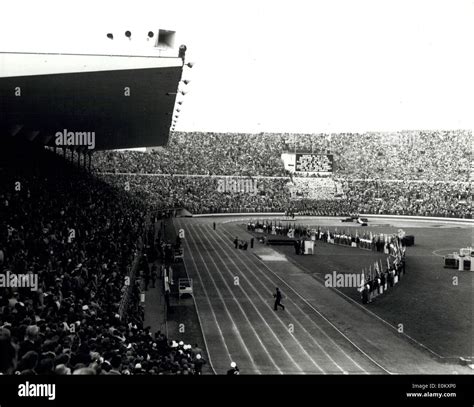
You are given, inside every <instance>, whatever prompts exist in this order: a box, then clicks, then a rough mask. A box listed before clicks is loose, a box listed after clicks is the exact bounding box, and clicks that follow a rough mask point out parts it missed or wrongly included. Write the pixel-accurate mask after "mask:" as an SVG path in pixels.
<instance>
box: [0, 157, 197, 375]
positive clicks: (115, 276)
mask: <svg viewBox="0 0 474 407" xmlns="http://www.w3.org/2000/svg"><path fill="white" fill-rule="evenodd" d="M0 154H2V157H1V158H2V163H5V164H2V166H0V181H1V182H0V215H1V216H0V277H1V278H0V281H1V282H2V287H0V374H42V375H50V374H57V375H65V374H145V373H146V374H185V375H186V374H199V372H200V371H201V369H202V366H203V364H204V363H205V361H204V359H203V358H202V350H200V349H199V347H198V346H197V345H195V346H194V347H192V346H190V345H187V344H184V343H176V342H170V341H169V340H168V339H167V338H166V337H165V336H164V335H163V334H162V333H161V332H156V333H152V332H150V328H147V327H144V326H143V308H142V306H141V305H140V288H139V285H138V281H136V282H135V283H134V284H133V285H132V286H131V290H130V294H131V295H130V298H129V304H128V307H127V309H126V310H125V312H124V313H121V310H120V305H121V302H122V299H123V298H124V293H125V291H126V290H127V288H128V287H127V284H126V283H125V282H124V281H125V280H126V279H125V276H128V275H129V272H130V267H131V265H132V264H133V261H134V259H135V258H137V255H138V253H139V247H138V242H139V241H140V238H141V237H142V236H144V235H145V234H144V231H145V226H146V216H145V214H146V213H147V210H148V208H147V206H146V204H145V203H144V202H142V201H140V200H139V199H138V198H137V197H135V196H134V195H133V194H129V193H127V192H125V191H123V190H116V189H115V188H114V187H113V186H110V185H108V184H106V183H104V182H103V181H100V180H98V179H97V178H95V177H93V176H91V175H89V174H87V173H85V172H83V171H80V170H78V169H77V168H73V167H72V166H69V165H68V164H67V163H65V162H64V161H63V160H62V159H61V158H60V157H56V156H53V155H52V154H51V153H48V152H45V153H44V155H43V154H40V153H39V152H38V151H32V152H31V155H28V153H27V152H25V151H22V152H21V154H18V156H17V157H13V155H12V157H10V158H11V160H9V157H8V154H7V153H6V152H5V153H4V152H0ZM3 155H5V156H3ZM22 155H23V157H21V158H20V156H22ZM25 275H29V276H37V285H36V286H35V287H33V286H20V287H18V286H17V285H18V284H17V283H14V281H15V280H13V279H10V277H11V276H16V277H17V278H19V277H20V276H25ZM16 281H18V279H17V280H16ZM25 281H26V280H25ZM31 281H33V280H31ZM5 282H8V284H5Z"/></svg>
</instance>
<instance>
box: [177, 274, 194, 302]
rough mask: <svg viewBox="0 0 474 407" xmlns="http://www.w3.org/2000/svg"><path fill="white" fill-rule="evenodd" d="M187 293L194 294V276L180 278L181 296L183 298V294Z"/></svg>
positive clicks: (179, 289)
mask: <svg viewBox="0 0 474 407" xmlns="http://www.w3.org/2000/svg"><path fill="white" fill-rule="evenodd" d="M185 294H189V295H193V279H192V278H180V279H178V295H179V298H181V296H182V295H185Z"/></svg>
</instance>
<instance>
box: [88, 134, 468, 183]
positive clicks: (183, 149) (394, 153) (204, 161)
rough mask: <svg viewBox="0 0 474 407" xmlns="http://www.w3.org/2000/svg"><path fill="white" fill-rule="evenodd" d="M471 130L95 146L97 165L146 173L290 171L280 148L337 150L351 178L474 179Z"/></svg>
mask: <svg viewBox="0 0 474 407" xmlns="http://www.w3.org/2000/svg"><path fill="white" fill-rule="evenodd" d="M471 139H472V133H471V132H469V131H430V132H424V131H418V132H415V131H412V132H408V131H407V132H398V133H365V134H347V133H342V134H267V133H264V134H232V133H229V134H223V133H172V134H171V136H170V139H169V143H168V146H167V147H166V148H158V149H156V150H155V151H152V152H151V153H142V152H136V151H123V152H98V153H96V154H95V156H94V164H95V167H96V169H97V170H99V171H102V172H132V173H148V174H151V173H152V174H200V175H242V176H246V175H251V176H255V175H260V176H288V173H287V171H286V170H285V169H284V166H283V164H282V161H281V158H280V157H281V154H282V153H283V152H294V151H296V152H314V153H321V154H333V155H334V163H335V165H334V176H335V177H336V178H345V179H347V178H350V179H399V180H429V181H461V182H467V181H469V176H470V173H471V165H472V160H471V155H472V148H473V147H472V140H471Z"/></svg>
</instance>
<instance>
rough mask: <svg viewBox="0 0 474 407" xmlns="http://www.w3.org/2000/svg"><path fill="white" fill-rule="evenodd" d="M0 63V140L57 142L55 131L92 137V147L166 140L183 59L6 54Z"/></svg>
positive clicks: (119, 146)
mask: <svg viewBox="0 0 474 407" xmlns="http://www.w3.org/2000/svg"><path fill="white" fill-rule="evenodd" d="M0 62H1V63H0V66H1V70H0V137H15V138H19V139H26V140H29V141H31V142H33V143H38V144H44V145H54V142H55V137H54V136H55V134H56V132H58V131H61V132H63V131H64V130H67V131H68V132H95V149H97V150H104V149H105V150H107V149H118V148H132V147H150V146H158V145H164V144H166V142H167V140H168V135H169V129H170V125H171V121H172V113H173V109H174V104H175V99H176V92H177V89H178V84H179V81H180V79H181V73H182V60H181V59H180V58H172V57H136V56H119V55H116V56H110V55H70V54H15V53H3V54H1V55H0ZM15 72H18V73H20V74H21V75H19V76H13V75H14V73H15Z"/></svg>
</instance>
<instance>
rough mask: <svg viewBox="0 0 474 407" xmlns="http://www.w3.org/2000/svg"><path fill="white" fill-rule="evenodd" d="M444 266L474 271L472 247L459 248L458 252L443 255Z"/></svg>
mask: <svg viewBox="0 0 474 407" xmlns="http://www.w3.org/2000/svg"><path fill="white" fill-rule="evenodd" d="M444 268H450V269H456V270H459V271H474V252H473V250H472V247H466V248H463V249H460V250H459V253H452V254H448V255H447V256H444Z"/></svg>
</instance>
